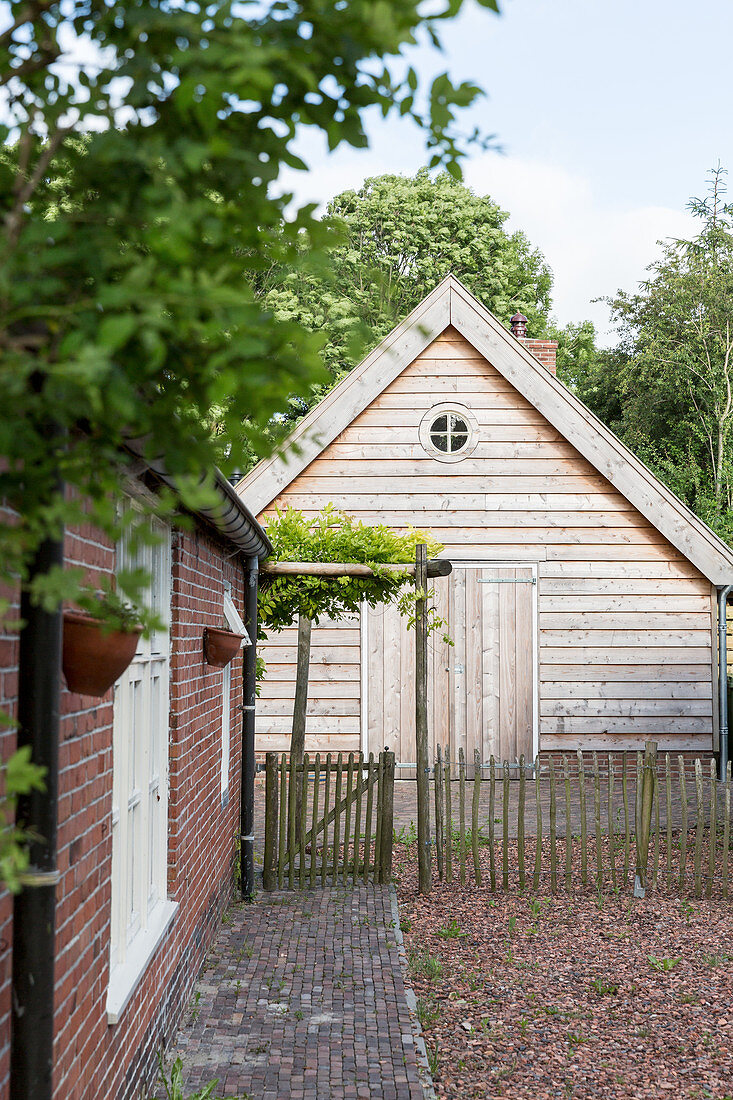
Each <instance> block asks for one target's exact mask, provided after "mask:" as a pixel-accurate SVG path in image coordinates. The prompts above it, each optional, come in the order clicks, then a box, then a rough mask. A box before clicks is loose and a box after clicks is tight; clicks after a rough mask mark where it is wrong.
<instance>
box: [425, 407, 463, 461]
mask: <svg viewBox="0 0 733 1100" xmlns="http://www.w3.org/2000/svg"><path fill="white" fill-rule="evenodd" d="M469 434H470V433H469V431H468V424H467V423H466V421H465V420H464V419H463V417H462V416H459V415H458V413H454V412H448V413H441V414H440V416H436V418H435V420H434V421H433V423H432V424H431V425H430V442H431V443H432V444H433V446H434V447H435V448H437V450H439V451H443V452H444V453H445V454H449V455H454V454H458V452H459V451H462V450H463V448H464V447H466V446H467V445H468V438H469Z"/></svg>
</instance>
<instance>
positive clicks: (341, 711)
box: [255, 616, 361, 752]
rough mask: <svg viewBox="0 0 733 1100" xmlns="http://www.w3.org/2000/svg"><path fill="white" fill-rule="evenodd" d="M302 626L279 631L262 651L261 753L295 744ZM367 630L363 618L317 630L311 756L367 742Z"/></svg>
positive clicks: (308, 738) (309, 713) (308, 727)
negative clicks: (363, 663) (363, 724)
mask: <svg viewBox="0 0 733 1100" xmlns="http://www.w3.org/2000/svg"><path fill="white" fill-rule="evenodd" d="M297 645H298V629H297V627H295V626H293V627H288V629H287V630H281V631H278V632H277V633H273V634H272V635H271V636H270V637H269V638H268V640H267V642H266V643H265V645H263V646H261V647H260V653H261V654H262V656H263V657H264V659H265V666H266V672H265V678H264V680H263V681H262V682H261V684H260V695H259V699H258V700H257V718H256V721H255V735H256V745H257V750H258V751H259V752H267V751H273V752H283V751H285V750H287V749H288V746H289V745H290V731H291V728H292V717H293V695H294V690H295V664H296V652H297ZM360 669H361V630H360V624H359V619H358V618H354V617H353V616H349V617H348V618H346V619H343V620H342V621H341V622H340V623H333V622H329V621H328V620H327V619H322V620H321V622H320V623H319V624H318V626H314V627H313V631H312V636H311V659H310V670H309V681H308V686H309V690H308V708H307V710H306V720H305V748H306V752H313V751H315V750H317V749H323V750H325V751H329V750H333V751H336V752H339V751H341V750H343V751H344V752H351V751H354V752H358V751H359V747H360V744H361V673H360Z"/></svg>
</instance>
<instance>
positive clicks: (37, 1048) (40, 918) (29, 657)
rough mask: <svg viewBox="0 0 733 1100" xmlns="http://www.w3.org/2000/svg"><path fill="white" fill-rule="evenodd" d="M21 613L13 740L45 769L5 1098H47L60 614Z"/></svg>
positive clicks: (34, 818)
mask: <svg viewBox="0 0 733 1100" xmlns="http://www.w3.org/2000/svg"><path fill="white" fill-rule="evenodd" d="M63 553H64V546H63V537H59V538H58V539H48V540H46V541H45V542H43V543H42V544H41V546H40V547H39V549H38V551H37V553H36V556H35V559H34V561H33V564H32V566H31V571H30V579H33V577H34V576H35V577H37V576H40V575H43V574H45V573H48V572H49V570H51V569H52V568H53V567H55V566H61V565H62V564H63ZM20 614H21V618H22V620H23V623H24V626H23V628H22V630H21V632H20V655H19V663H18V746H19V747H20V746H22V745H30V748H31V759H32V761H33V763H34V764H38V765H41V766H43V767H45V769H46V776H45V780H44V782H45V787H46V789H45V791H43V792H41V791H34V792H33V793H32V794H30V795H27V796H26V797H24V798H22V799H20V800H19V802H18V811H17V821H18V824H19V825H20V826H22V828H24V829H26V830H27V831H29V832H31V833H32V835H33V836H34V837H35V838H36V839H34V840H32V841H31V843H30V846H29V855H30V866H29V868H28V869H27V871H26V872H25V874H24V876H23V888H22V890H21V892H20V893H19V894H17V895H16V897H15V901H14V906H13V977H12V996H11V1002H12V1025H11V1026H12V1034H11V1046H10V1098H11V1100H51V1094H52V1071H53V1014H54V937H55V925H56V884H57V882H58V879H59V875H58V870H57V867H56V834H57V818H58V755H59V716H60V697H61V635H62V613H61V608H59V609H58V610H56V611H53V612H48V611H44V610H43V609H42V608H40V607H37V606H34V605H33V604H32V603H31V601H30V598H29V595H28V593H27V591H24V592H23V594H22V595H21V603H20Z"/></svg>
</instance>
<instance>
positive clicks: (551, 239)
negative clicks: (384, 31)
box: [282, 0, 733, 345]
mask: <svg viewBox="0 0 733 1100" xmlns="http://www.w3.org/2000/svg"><path fill="white" fill-rule="evenodd" d="M500 5H501V8H502V14H501V16H500V17H497V16H496V15H494V14H492V13H491V12H489V11H487V10H485V9H483V8H479V7H478V5H477V4H475V3H473V0H471V2H469V4H467V6H466V9H465V12H464V14H463V15H462V16H461V17H460V18H459V19H458V20H455V21H454V23H453V24H451V25H448V26H447V27H446V28H445V30H444V46H445V49H444V53H443V55H436V53H435V51H433V50H432V49H430V48H428V47H427V46H426V45H425V46H421V47H419V48H418V47H415V48H413V49H412V50H411V51H410V53H409V54H408V58H409V60H410V62H411V63H412V64H413V65H414V66H415V67H416V68H417V69H418V71H419V72H420V73H421V75H422V74H424V75H425V77H429V76H430V75H431V74H433V73H437V72H439V71H443V70H445V69H447V70H448V71H449V72H450V74H451V76H452V77H453V78H454V79H471V80H474V81H476V83H478V84H479V85H480V86H481V87H482V88H484V89H485V91H486V92H487V96H486V97H485V98H483V99H482V100H481V101H480V103H479V104H478V105H477V106H476V107H474V108H472V109H471V111H470V112H466V115H465V129H466V130H469V129H471V128H472V127H473V126H474V125H478V126H479V127H481V129H482V130H483V131H484V132H488V133H493V134H496V136H497V139H498V141H499V142H500V144H501V146H502V149H503V151H502V152H501V153H498V152H489V153H485V152H479V151H475V152H473V153H471V154H470V155H469V156H468V158H467V159H466V161H465V162H464V178H465V182H466V183H467V184H468V185H469V186H470V187H472V188H473V189H474V190H475V191H476V192H478V193H480V194H488V195H490V196H491V197H492V198H493V199H494V200H495V201H497V202H499V204H500V205H501V206H502V207H503V208H504V209H505V210H507V211H508V212H509V214H510V220H509V222H508V227H509V228H510V229H522V230H524V232H525V233H526V234H527V236H528V237H529V239H530V241H531V242H532V244H534V245H535V246H537V247H539V248H540V249H541V250H542V252H543V253H544V255H545V258H546V259H547V262H548V263H549V266H550V268H551V269H552V271H553V274H554V294H553V306H554V314H555V317H556V318H557V320H558V321H559V322H560V323H561V324H563V325H564V324H567V323H569V322H579V321H582V320H584V319H586V318H589V319H591V320H593V321H594V323H595V324H596V327H597V330H598V334H599V340H600V342H601V343H602V344H605V345H608V344H610V343H612V342H613V330H612V328H611V326H610V321H609V314H608V309H607V307H606V305H605V304H604V303H602V302H598V301H594V299H597V298H602V297H604V296H607V295H613V294H614V293H615V291H616V290H617V289H619V288H622V289H624V290H633V289H634V288H635V287H636V285H637V284H638V282H639V280H641V279H643V278H644V275H645V269H646V267H647V266H648V265H649V264H650V263H652V262H653V261H654V260H655V258H657V257H658V256H659V254H660V249H659V246H658V245H657V241H659V240H660V239H665V238H669V237H684V236H689V235H691V234H692V233H693V232H694V231H695V225H696V223H695V220H694V219H693V218H692V217H691V216H690V214H689V213H688V212H687V211H686V204H687V202H688V200H689V198H690V197H691V196H692V195H701V194H704V192H705V188H706V178H707V175H708V170H709V169H710V168H711V167H712V166H713V165H715V164H716V163H717V162H718V161H720V162H721V163H722V164H723V166H727V167H730V168H731V169H732V170H733V130H732V128H731V118H733V111H732V110H731V108H732V107H733V84H732V83H731V80H730V59H729V52H730V43H731V42H732V41H733V3H731V2H730V0H695V2H694V3H692V2H691V0H613V2H610V0H603V2H602V0H500ZM368 132H369V138H370V148H369V150H367V151H358V152H357V151H354V150H350V149H345V148H344V149H340V150H337V151H336V152H335V153H333V154H330V155H329V154H328V152H327V151H326V149H325V147H324V145H323V143H322V142H321V141H320V140H318V139H315V138H314V137H312V136H306V137H305V138H304V139H303V140H301V142H300V145H299V151H300V152H301V154H302V155H303V156H304V158H305V160H306V161H307V163H308V165H309V169H310V170H309V171H308V173H297V172H292V173H291V172H288V173H287V174H286V175H285V176H284V177H282V183H283V186H284V187H286V188H287V189H293V191H294V192H295V196H296V200H298V201H316V202H318V203H319V204H325V203H326V202H327V201H328V200H329V199H330V198H331V197H332V196H333V195H335V194H338V193H339V191H342V190H344V189H346V188H357V187H359V186H360V185H361V183H362V182H363V180H364V179H365V178H366V177H368V176H373V175H379V174H381V173H384V172H395V173H401V174H406V175H411V174H414V172H416V171H417V169H418V168H419V167H420V166H421V165H423V164H425V163H427V159H428V158H427V154H426V152H425V149H424V147H423V143H422V139H421V136H420V134H419V132H418V131H417V130H416V128H415V127H414V126H411V125H410V124H409V123H408V122H406V121H404V120H400V119H397V118H394V119H387V120H383V119H381V117H378V116H377V115H376V114H375V115H373V116H370V117H369V119H368ZM731 189H733V180H732V181H731ZM732 193H733V190H732Z"/></svg>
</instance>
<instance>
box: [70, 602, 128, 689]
mask: <svg viewBox="0 0 733 1100" xmlns="http://www.w3.org/2000/svg"><path fill="white" fill-rule="evenodd" d="M141 633H142V627H141V626H137V627H133V628H132V629H130V630H124V631H123V630H113V631H111V632H107V633H105V632H104V631H103V630H102V624H101V622H100V620H99V619H93V618H92V617H91V615H85V614H84V613H83V612H81V611H65V612H64V641H63V653H62V667H63V670H64V676H65V678H66V686H67V687H68V689H69V691H76V692H78V693H79V694H80V695H94V696H96V697H97V698H99V697H100V696H102V695H105V694H106V692H108V691H109V689H110V688H111V687H112V685H113V684H114V682H115V680H117V679H119V677H120V676H121V675H122V673H123V672H124V671H125V669H126V668H127V666H128V665H129V664H130V661H131V660H132V658H133V657H134V656H135V650H136V649H137V643H138V640H139V638H140V635H141Z"/></svg>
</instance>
